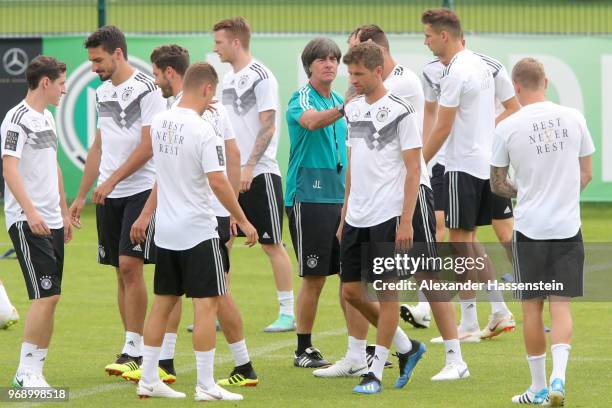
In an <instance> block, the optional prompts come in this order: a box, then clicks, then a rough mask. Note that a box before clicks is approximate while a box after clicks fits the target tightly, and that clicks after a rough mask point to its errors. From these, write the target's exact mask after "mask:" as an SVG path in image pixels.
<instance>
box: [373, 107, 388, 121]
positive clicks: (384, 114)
mask: <svg viewBox="0 0 612 408" xmlns="http://www.w3.org/2000/svg"><path fill="white" fill-rule="evenodd" d="M389 112H391V111H390V110H389V108H387V107H386V106H381V107H380V108H378V113H377V114H376V120H377V121H379V122H384V121H386V120H387V118H388V117H389Z"/></svg>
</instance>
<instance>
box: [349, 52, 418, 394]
mask: <svg viewBox="0 0 612 408" xmlns="http://www.w3.org/2000/svg"><path fill="white" fill-rule="evenodd" d="M343 62H344V63H345V64H347V66H348V71H349V75H350V82H351V85H352V86H353V87H354V88H355V90H356V92H357V93H358V94H360V96H358V97H356V98H355V99H353V100H352V101H351V102H350V103H349V104H348V105H347V106H346V117H347V119H348V128H349V132H348V145H349V153H348V154H349V167H348V170H347V179H346V192H345V198H344V200H345V201H344V203H345V204H344V207H343V209H342V219H341V221H344V224H343V227H342V239H341V241H340V260H341V263H342V271H341V274H340V279H341V280H342V296H343V298H344V299H345V300H346V301H347V302H348V303H350V304H351V305H352V306H353V307H354V308H356V309H357V310H358V311H359V312H360V313H361V314H362V315H363V316H364V317H366V318H367V319H368V321H369V322H370V323H371V324H373V325H374V326H376V327H377V332H376V347H375V356H374V361H373V362H372V365H371V367H370V369H369V372H368V373H367V374H365V375H364V376H363V377H362V380H361V383H360V384H359V385H357V386H356V387H355V388H354V389H353V391H354V392H356V393H361V394H376V393H379V392H381V391H382V385H381V380H382V373H383V368H384V366H385V362H386V360H387V356H388V354H389V347H390V346H391V343H393V344H394V345H395V347H396V349H397V352H398V353H397V356H398V358H399V368H400V375H399V377H398V379H397V381H396V383H395V387H396V388H402V387H404V386H405V385H406V384H407V383H408V381H409V379H410V376H411V375H412V372H413V370H414V368H415V366H416V364H417V362H418V361H419V360H420V358H421V357H422V355H423V354H424V353H425V346H424V345H423V344H421V343H419V342H418V341H415V340H410V339H409V338H408V336H406V334H405V333H404V332H403V330H402V329H400V328H399V326H398V320H399V303H398V302H397V300H396V299H394V296H396V295H397V294H396V293H393V292H390V293H389V291H386V292H385V293H382V294H380V295H387V294H389V295H390V297H391V298H390V299H389V298H387V301H384V302H380V303H376V302H368V301H367V300H365V299H364V294H363V288H362V279H363V280H366V281H367V280H368V279H369V278H370V277H369V276H362V251H363V248H362V244H367V243H384V242H387V243H395V244H396V246H397V247H398V248H399V249H401V250H403V249H406V248H408V247H410V246H411V244H412V241H413V238H415V239H416V240H417V241H420V242H426V240H425V237H423V236H421V233H424V232H426V229H425V228H424V226H423V225H420V226H415V225H413V214H414V213H415V208H417V205H418V204H417V201H419V200H418V199H417V197H419V195H420V192H419V183H420V174H421V171H423V170H422V169H424V167H425V163H424V162H423V159H422V156H421V136H420V132H419V127H418V118H417V115H416V113H415V110H414V108H413V107H412V106H411V105H410V104H409V103H408V102H407V101H406V100H405V99H403V98H401V97H399V96H397V95H394V94H393V93H392V92H388V91H387V90H386V89H385V87H384V85H383V80H382V71H383V63H384V59H383V52H382V49H381V48H380V46H378V45H376V44H373V43H370V42H367V43H362V44H358V45H356V46H354V47H352V48H350V49H349V51H348V53H347V54H346V55H345V56H344V58H343ZM372 191H376V192H377V193H376V194H375V195H373V194H372ZM415 227H416V228H415ZM415 230H416V231H417V235H415Z"/></svg>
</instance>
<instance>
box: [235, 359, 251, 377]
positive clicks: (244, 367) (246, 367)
mask: <svg viewBox="0 0 612 408" xmlns="http://www.w3.org/2000/svg"><path fill="white" fill-rule="evenodd" d="M235 370H236V371H238V372H239V373H240V374H249V373H250V372H251V371H253V365H252V364H251V362H250V361H249V362H248V363H246V364H243V365H241V366H236V368H235Z"/></svg>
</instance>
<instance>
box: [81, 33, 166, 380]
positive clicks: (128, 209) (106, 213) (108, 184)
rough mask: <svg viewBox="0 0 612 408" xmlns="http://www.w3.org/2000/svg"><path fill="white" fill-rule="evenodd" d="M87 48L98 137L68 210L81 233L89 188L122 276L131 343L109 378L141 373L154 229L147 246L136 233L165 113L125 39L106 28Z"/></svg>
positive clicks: (108, 251)
mask: <svg viewBox="0 0 612 408" xmlns="http://www.w3.org/2000/svg"><path fill="white" fill-rule="evenodd" d="M85 48H87V53H88V57H89V60H90V61H91V63H92V71H93V72H95V73H97V74H98V75H99V76H100V79H101V80H102V81H104V83H103V84H102V85H100V86H99V87H98V89H97V90H96V108H97V110H98V124H97V127H98V129H97V132H96V137H95V140H94V143H93V145H92V146H91V147H90V149H89V153H88V155H87V160H86V162H85V170H84V172H83V179H82V180H81V185H80V187H79V192H78V195H77V197H76V199H75V201H74V202H73V203H72V205H71V207H70V216H71V219H72V223H73V225H74V226H75V227H77V228H80V213H81V210H82V208H83V206H84V205H85V197H86V196H87V193H88V191H89V189H90V188H91V185H92V184H93V183H94V181H95V180H96V179H98V184H97V187H96V188H95V190H94V192H93V202H94V203H95V204H96V222H97V226H98V262H99V263H101V264H103V265H112V266H114V267H115V269H116V271H117V283H118V285H117V301H118V304H119V313H120V314H121V320H122V322H123V326H124V329H125V344H124V346H123V349H122V351H121V353H120V355H119V356H118V358H117V360H116V361H115V363H113V364H109V365H107V366H106V368H105V370H106V372H107V373H108V374H109V375H121V374H123V373H124V372H126V371H130V370H134V369H136V368H138V365H139V364H140V361H141V356H142V331H143V325H144V318H145V313H146V310H147V291H146V287H145V283H144V278H143V264H144V263H145V262H146V263H152V262H154V259H155V258H154V250H155V245H154V244H153V226H149V231H148V234H147V240H146V241H145V242H144V243H142V244H136V245H134V244H132V243H131V242H130V228H131V226H132V224H133V222H134V220H136V218H137V217H138V216H139V215H140V212H141V211H142V208H143V206H144V204H145V202H146V201H147V198H148V197H149V194H150V193H151V189H152V187H153V183H154V182H155V170H154V167H153V163H152V162H151V160H150V159H151V157H152V155H153V152H152V149H151V136H150V124H151V120H152V119H153V116H155V115H156V114H157V113H159V112H162V111H164V110H165V109H166V102H165V100H164V98H163V97H162V95H161V92H160V90H159V89H158V88H157V87H156V86H155V81H154V80H153V79H152V78H151V77H149V76H148V75H145V74H143V73H142V72H140V71H138V70H137V69H135V68H134V67H132V66H131V65H130V64H129V62H128V60H127V44H126V41H125V36H124V35H123V33H122V32H121V30H119V29H118V28H117V27H114V26H104V27H101V28H99V29H98V30H97V31H96V32H94V33H93V34H91V35H90V36H89V38H87V40H86V41H85Z"/></svg>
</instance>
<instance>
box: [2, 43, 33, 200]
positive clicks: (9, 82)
mask: <svg viewBox="0 0 612 408" xmlns="http://www.w3.org/2000/svg"><path fill="white" fill-rule="evenodd" d="M41 51H42V38H0V58H1V59H0V89H2V98H0V118H4V115H6V112H8V111H9V110H10V109H11V108H12V107H13V106H15V105H17V104H18V103H19V101H20V100H21V99H23V96H24V94H25V92H26V89H27V85H26V80H25V71H26V68H27V67H28V64H29V62H30V61H31V60H32V58H34V57H36V56H37V55H39V54H40V53H41ZM1 163H2V158H1V157H0V164H1ZM3 191H4V180H3V178H2V172H0V197H2V194H3Z"/></svg>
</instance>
